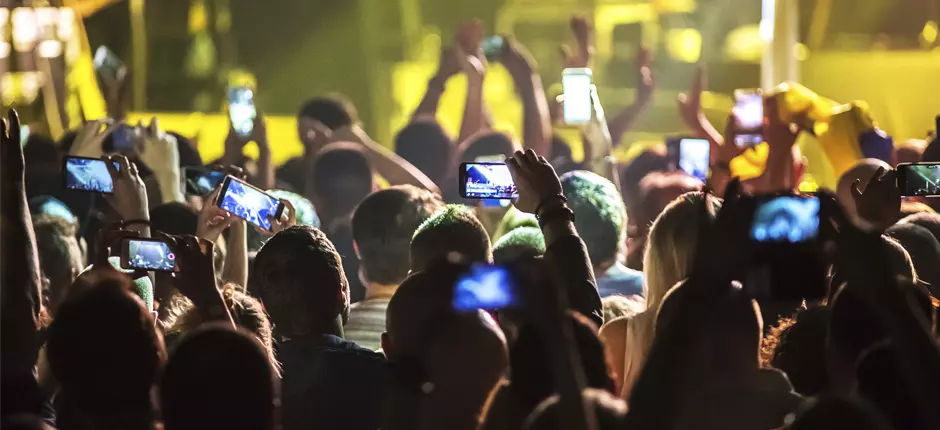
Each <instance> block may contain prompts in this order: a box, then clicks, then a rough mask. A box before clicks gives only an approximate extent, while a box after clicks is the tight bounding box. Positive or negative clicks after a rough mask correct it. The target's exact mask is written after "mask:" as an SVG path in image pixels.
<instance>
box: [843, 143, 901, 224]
mask: <svg viewBox="0 0 940 430" xmlns="http://www.w3.org/2000/svg"><path fill="white" fill-rule="evenodd" d="M879 167H882V168H884V169H885V170H890V169H891V166H889V165H888V163H885V162H884V161H881V160H878V159H874V158H863V159H861V160H859V161H858V162H857V163H855V165H854V166H852V167H851V168H849V170H846V171H845V173H843V174H842V176H841V177H839V183H838V185H837V186H836V200H838V201H839V204H840V205H842V210H844V211H845V215H846V216H847V217H849V219H852V220H857V219H858V212H857V211H856V210H855V199H854V198H852V184H854V183H855V181H856V180H858V181H859V184H858V188H859V190H861V191H865V187H867V186H868V181H870V180H871V178H872V177H873V176H875V172H877V171H878V168H879Z"/></svg>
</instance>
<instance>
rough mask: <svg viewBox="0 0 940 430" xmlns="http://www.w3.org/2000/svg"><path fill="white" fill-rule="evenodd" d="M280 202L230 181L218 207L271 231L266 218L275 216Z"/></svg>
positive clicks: (237, 182) (246, 186) (269, 223)
mask: <svg viewBox="0 0 940 430" xmlns="http://www.w3.org/2000/svg"><path fill="white" fill-rule="evenodd" d="M279 205H280V202H278V201H277V199H275V198H273V197H271V196H269V195H267V194H265V193H263V192H261V191H258V190H256V189H254V188H252V187H250V186H248V185H245V184H244V183H241V182H239V181H234V180H233V181H230V182H229V185H228V188H226V190H225V195H223V196H222V199H221V200H220V201H219V207H220V208H222V209H224V210H226V211H228V212H230V213H231V214H232V215H235V216H237V217H239V218H241V219H243V220H245V221H248V222H250V223H252V224H254V225H256V226H258V227H261V228H263V229H265V230H270V229H271V221H270V220H269V219H268V217H269V216H270V217H273V216H275V215H277V208H278V206H279Z"/></svg>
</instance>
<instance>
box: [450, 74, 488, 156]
mask: <svg viewBox="0 0 940 430" xmlns="http://www.w3.org/2000/svg"><path fill="white" fill-rule="evenodd" d="M485 117H486V116H485V114H484V110H483V79H482V77H478V78H467V101H466V104H465V105H464V110H463V120H462V121H461V123H460V135H459V136H458V137H457V141H458V142H463V141H465V140H467V139H468V138H469V137H470V136H473V135H474V134H476V133H477V132H479V131H481V130H483V129H484V128H485V126H484V121H485Z"/></svg>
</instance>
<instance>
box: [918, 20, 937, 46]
mask: <svg viewBox="0 0 940 430" xmlns="http://www.w3.org/2000/svg"><path fill="white" fill-rule="evenodd" d="M920 37H921V38H922V39H923V40H924V42H926V43H927V44H928V45H932V44H933V43H934V42H936V41H937V23H936V22H933V21H927V23H926V24H924V29H923V30H922V31H921V32H920Z"/></svg>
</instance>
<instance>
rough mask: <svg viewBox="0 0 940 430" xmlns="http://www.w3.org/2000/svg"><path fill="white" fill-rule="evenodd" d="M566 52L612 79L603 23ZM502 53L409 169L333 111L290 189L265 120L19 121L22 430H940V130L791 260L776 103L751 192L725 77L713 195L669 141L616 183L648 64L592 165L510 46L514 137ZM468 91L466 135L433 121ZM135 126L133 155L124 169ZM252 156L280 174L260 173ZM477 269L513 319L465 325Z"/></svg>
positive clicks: (688, 112)
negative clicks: (490, 162) (118, 145)
mask: <svg viewBox="0 0 940 430" xmlns="http://www.w3.org/2000/svg"><path fill="white" fill-rule="evenodd" d="M572 29H573V32H574V37H575V40H576V42H577V45H576V48H575V49H572V50H566V51H565V52H566V55H565V57H564V58H563V61H564V66H565V67H588V66H590V64H591V56H592V52H593V48H592V46H591V40H590V36H589V35H590V26H589V24H588V23H587V22H586V21H585V20H583V19H581V18H574V19H573V20H572ZM482 39H483V33H482V30H481V26H480V25H479V24H476V23H468V24H467V25H464V26H463V27H462V28H461V30H460V33H459V34H458V36H457V37H456V38H455V41H454V43H453V44H452V45H449V46H447V47H445V48H444V49H443V50H442V54H441V60H440V67H439V69H438V70H437V72H436V73H435V74H434V75H433V76H432V77H431V78H430V80H429V81H428V86H427V88H426V89H425V95H424V98H423V100H422V102H421V104H420V106H419V107H418V108H417V111H416V112H415V113H414V116H413V119H412V121H411V123H410V124H408V125H407V126H405V127H404V128H403V129H402V130H401V131H400V132H399V133H398V134H397V136H396V137H395V141H394V145H393V147H394V151H392V150H389V149H387V148H386V147H384V146H382V145H380V144H378V143H376V142H374V141H373V140H372V139H370V138H369V136H368V135H367V134H366V133H365V132H364V131H363V130H362V128H360V126H359V124H358V121H357V118H356V113H355V109H354V108H352V106H350V105H349V104H348V103H346V102H344V101H342V100H339V99H336V98H330V97H317V98H313V99H311V100H310V101H308V102H307V103H305V104H304V105H303V106H302V107H301V109H300V111H299V113H298V115H297V123H298V130H299V135H300V140H301V141H302V142H303V144H304V153H303V155H301V156H299V157H297V158H294V159H292V160H290V161H288V162H287V163H286V164H284V165H282V166H280V167H278V168H275V166H274V165H273V164H272V157H271V145H272V144H275V145H276V144H277V142H268V139H267V135H266V132H265V123H264V118H263V116H262V115H258V116H257V117H256V119H255V123H254V126H253V127H252V132H251V133H250V134H249V135H247V136H242V135H241V134H239V133H236V132H232V133H230V135H229V137H228V139H227V140H226V142H225V153H224V155H223V156H222V157H221V158H220V159H219V160H213V161H210V162H203V161H202V160H201V158H200V156H199V153H198V152H197V151H195V149H194V145H192V143H191V142H190V141H189V140H188V139H187V138H185V137H184V136H181V135H179V134H177V133H174V132H172V131H163V130H161V129H160V127H159V124H157V122H156V121H155V120H154V121H153V122H152V123H151V124H147V125H138V126H127V125H122V123H121V118H119V117H118V118H111V119H103V120H95V121H89V122H87V123H86V124H85V125H84V126H83V127H82V128H81V129H80V130H77V131H75V132H72V133H68V134H67V135H66V136H65V137H63V138H61V139H60V140H59V141H58V142H55V141H53V140H51V139H49V138H48V137H44V136H40V135H31V136H29V137H28V139H27V143H26V144H25V146H21V145H20V138H21V136H20V135H19V133H20V124H19V120H18V117H17V115H16V113H15V112H14V111H12V110H10V111H9V114H8V117H7V118H6V119H5V120H4V121H3V125H2V130H0V136H2V143H0V163H2V166H0V180H2V196H0V199H2V200H0V213H2V238H0V246H2V253H0V263H2V267H0V273H2V279H0V289H2V302H0V305H2V310H0V317H2V326H0V327H2V336H0V343H2V344H0V346H2V348H0V370H2V373H0V377H2V379H0V415H2V421H0V426H2V428H4V429H6V428H9V429H48V428H62V429H67V430H68V429H82V430H85V429H89V430H90V429H100V430H111V429H113V430H118V429H121V430H134V429H154V428H163V429H166V430H181V429H200V430H203V429H245V430H249V429H250V430H273V429H279V428H283V429H285V430H298V429H344V430H346V429H348V430H374V429H385V430H397V429H402V430H404V429H409V430H413V429H457V430H459V429H522V428H525V429H533V430H541V429H598V430H599V429H644V430H645V429H767V430H770V429H777V428H790V429H848V428H852V429H872V430H875V429H878V430H889V429H895V430H902V429H903V430H908V429H940V389H938V387H940V386H938V382H940V343H938V339H940V333H938V325H937V308H938V306H940V302H938V297H940V289H938V286H940V240H938V239H940V214H938V213H937V212H936V210H940V206H938V205H937V203H936V202H934V201H932V200H930V199H919V200H914V199H907V198H902V196H901V193H900V192H899V190H898V188H897V184H896V180H895V172H894V170H893V164H895V163H897V162H898V161H900V160H907V161H911V160H913V161H940V143H937V142H936V135H935V134H934V135H932V136H929V137H927V140H926V141H922V142H920V143H919V144H917V145H905V146H902V145H898V146H897V147H896V148H895V150H893V151H888V154H889V156H887V157H885V158H886V159H881V160H879V159H873V158H864V159H859V160H857V162H856V164H855V165H854V166H852V167H851V168H849V169H847V170H846V171H845V172H844V173H843V174H842V177H841V179H840V181H839V185H838V187H837V189H836V190H832V192H826V191H822V192H820V193H818V194H816V195H815V198H817V199H818V200H819V210H818V217H819V222H818V230H819V231H818V234H815V233H814V234H813V235H811V236H813V238H812V240H807V241H805V243H803V242H801V243H802V245H803V246H801V247H799V249H798V250H797V249H795V248H787V247H786V246H783V245H781V247H780V248H773V247H770V248H773V249H771V250H770V251H768V249H769V248H768V247H767V246H766V244H765V245H764V246H763V247H759V246H757V245H755V243H754V241H753V240H752V238H751V237H749V236H748V233H749V231H750V225H751V222H752V218H753V216H754V202H755V199H756V198H758V197H759V196H762V195H767V194H796V193H798V188H799V185H800V183H801V178H802V175H803V171H804V168H805V163H806V162H805V160H804V159H803V158H802V157H801V155H800V153H799V150H798V146H795V142H796V138H797V136H798V135H799V134H800V133H803V132H807V129H806V128H805V124H790V123H789V122H787V121H784V120H783V119H782V116H781V115H778V114H777V112H778V109H779V107H778V105H777V103H778V100H777V99H776V98H774V97H773V96H772V95H767V96H765V97H764V112H765V115H764V119H763V127H762V133H763V140H764V141H765V142H766V145H767V146H768V148H769V149H768V159H767V162H766V166H765V170H764V172H763V173H762V174H760V175H759V176H757V177H756V178H751V179H748V180H743V181H742V180H741V179H739V178H736V177H734V176H733V175H732V171H731V169H730V162H731V160H732V159H734V158H735V157H737V156H739V155H740V154H741V153H742V152H743V151H744V150H745V149H744V148H741V147H739V146H737V145H735V144H734V142H735V141H736V139H735V126H734V121H729V123H728V126H727V127H726V130H725V131H724V132H723V133H719V132H718V131H716V127H714V126H713V125H712V124H710V123H709V122H708V120H707V119H706V118H705V116H704V115H703V114H702V111H701V105H700V102H699V100H700V97H699V96H700V94H701V90H702V87H703V80H704V74H702V73H699V74H698V75H697V76H696V82H695V83H694V85H693V89H692V91H690V92H689V93H688V94H684V95H683V97H682V98H681V101H680V103H679V114H680V116H681V118H682V119H683V120H684V121H685V123H686V124H687V126H688V128H689V129H691V130H692V133H693V134H694V135H696V137H698V138H702V139H707V140H708V141H709V143H710V146H711V151H710V152H711V157H710V163H709V164H710V175H709V177H708V178H707V181H706V183H703V182H702V181H700V180H699V179H697V178H694V177H692V176H689V175H686V174H684V173H682V171H672V170H671V169H669V168H668V166H669V165H670V162H669V160H667V159H666V150H665V147H664V146H653V147H650V148H649V149H647V150H645V151H642V153H640V154H639V155H637V156H636V157H633V158H632V159H630V160H628V161H625V162H619V163H618V162H617V161H616V160H614V159H613V157H611V151H612V149H613V148H615V147H617V146H618V145H620V143H621V142H620V140H621V139H622V136H623V135H624V133H625V132H626V131H627V130H629V129H630V127H631V126H632V125H633V124H634V123H635V120H636V119H637V118H638V117H639V115H640V114H641V113H642V112H643V111H644V110H645V108H647V107H648V106H649V105H650V101H651V99H652V95H653V92H654V83H655V71H654V70H653V69H652V67H651V66H650V62H649V55H648V53H645V52H641V54H640V56H639V58H638V62H637V70H636V74H637V82H638V91H637V93H636V94H637V96H636V99H635V100H633V102H632V103H630V104H628V106H627V107H626V108H625V109H624V110H623V111H622V112H617V113H615V114H614V115H613V116H611V117H610V119H609V120H604V119H603V116H602V115H594V117H595V118H594V120H592V122H591V124H589V125H588V126H586V127H585V128H584V129H583V131H584V133H583V141H584V142H583V146H584V148H585V157H584V158H583V160H581V161H576V160H575V159H573V157H572V155H571V154H572V151H571V150H570V149H569V147H568V142H566V141H565V140H564V139H563V138H561V137H559V136H558V135H556V134H554V133H553V126H554V125H555V124H557V123H558V118H557V114H558V109H557V108H554V107H553V106H554V104H553V103H550V102H549V99H548V98H547V97H546V94H545V90H544V89H543V86H542V83H541V78H540V76H539V73H538V69H537V66H536V64H535V63H534V62H533V61H532V60H531V56H530V55H529V54H528V53H527V52H526V50H525V48H524V47H523V46H522V45H521V44H520V43H519V42H518V41H516V40H513V39H512V38H508V39H507V41H506V45H505V47H504V51H503V52H502V53H501V56H500V60H499V61H500V62H501V63H502V64H503V66H505V68H506V69H507V70H508V71H509V73H510V75H511V76H512V78H513V82H514V84H515V89H516V92H517V94H518V95H519V97H520V98H521V100H522V105H523V109H524V112H523V115H524V129H523V133H522V136H521V140H517V139H515V138H514V137H512V136H509V135H507V134H504V133H499V132H495V131H492V130H490V124H491V118H490V116H489V114H488V111H487V109H486V106H485V103H484V100H483V97H482V85H483V81H484V78H485V76H486V70H487V64H486V58H485V56H484V55H483V54H482V47H481V44H482ZM461 73H462V74H465V75H466V76H467V80H468V85H467V102H466V108H465V111H464V118H463V122H462V124H461V128H460V133H459V136H457V137H456V138H454V137H451V136H449V135H448V134H447V133H446V132H445V131H444V130H443V129H442V128H441V126H440V125H439V124H438V123H437V122H436V120H435V113H436V110H437V105H438V102H439V100H440V98H441V94H442V93H443V92H444V90H445V87H446V83H447V81H448V80H449V79H450V78H451V77H453V76H455V75H457V74H461ZM602 95H603V94H600V96H602ZM122 127H130V131H131V132H130V134H129V135H130V136H131V139H132V140H133V145H132V146H131V148H130V149H128V150H123V151H119V152H114V151H110V150H108V149H106V148H113V147H114V145H113V143H110V144H109V139H113V138H112V137H111V133H113V132H114V131H115V130H118V129H122ZM800 127H804V128H800ZM124 129H126V128H124ZM252 141H253V142H255V143H257V145H258V148H259V156H258V157H257V158H248V157H245V156H244V155H243V154H242V150H243V148H244V146H245V145H246V144H247V143H249V142H252ZM67 155H68V156H81V157H91V158H102V159H104V160H106V161H108V164H107V165H108V166H109V174H110V175H111V177H112V178H111V179H112V181H113V190H112V193H110V194H99V193H91V192H83V191H71V192H67V191H65V190H63V187H62V183H63V180H62V178H63V175H64V174H65V173H64V172H62V171H61V170H62V161H61V160H62V158H63V157H65V156H67ZM499 155H502V156H505V157H506V164H507V165H508V167H509V170H510V172H511V174H512V178H513V182H514V185H515V188H516V191H517V192H518V198H517V199H515V200H514V201H513V204H512V206H510V207H502V206H495V207H494V206H485V205H484V204H483V203H482V202H481V201H480V200H473V199H464V198H461V197H460V196H459V193H458V191H457V189H458V187H457V182H458V181H457V177H458V176H459V172H458V170H459V166H460V163H462V162H467V161H474V160H477V159H479V158H480V157H488V156H489V157H492V156H499ZM112 162H113V163H116V164H117V167H118V168H116V169H114V168H111V167H110V165H111V163H112ZM207 166H216V167H211V168H213V169H217V170H219V171H224V172H226V173H227V174H231V175H233V176H235V177H236V178H242V179H245V180H247V181H248V182H249V183H251V184H253V185H254V186H256V187H257V188H259V189H262V190H274V191H271V194H272V195H276V196H279V197H278V198H281V197H280V196H290V198H287V197H284V198H283V199H282V202H284V203H285V206H287V207H288V208H315V209H314V210H315V214H312V213H306V212H309V210H306V209H305V210H304V212H305V213H303V214H301V216H297V214H296V213H294V212H295V210H292V209H288V210H286V211H284V212H285V213H283V214H281V216H280V217H279V218H274V217H271V218H270V219H269V221H270V223H269V224H270V228H269V229H258V228H254V227H253V226H251V225H249V224H247V223H246V222H245V221H244V220H243V219H242V218H239V217H237V216H235V215H234V214H232V213H229V212H227V211H225V210H223V209H221V208H220V207H218V206H217V200H218V198H217V197H218V193H219V190H215V191H213V192H212V193H209V194H208V195H192V194H189V193H187V192H185V190H184V188H183V187H181V183H182V181H181V180H180V179H181V172H183V169H186V168H194V167H200V168H202V167H207ZM385 183H387V184H388V186H385V185H384V184H385ZM379 184H383V185H379ZM291 199H293V202H291V201H289V200H291ZM807 216H810V215H807ZM814 225H815V224H814ZM129 238H151V239H155V240H159V241H163V242H165V243H166V244H167V245H168V246H169V248H170V249H171V250H172V252H173V254H174V261H175V267H174V270H173V271H156V272H146V271H139V270H136V271H135V270H127V269H125V268H123V267H121V263H120V257H121V253H122V252H124V251H123V248H122V246H121V244H122V243H124V241H125V240H127V239H129ZM803 239H804V238H802V237H801V239H800V241H803ZM807 247H809V248H811V250H810V252H804V251H805V250H804V248H807ZM771 251H772V252H771ZM481 265H482V266H481ZM483 266H491V267H499V268H501V270H504V271H505V272H501V273H506V274H507V275H505V276H497V277H491V278H488V279H492V280H494V282H496V283H497V284H501V283H505V284H511V289H507V290H506V291H508V293H506V294H511V298H510V299H507V300H505V301H506V304H505V306H500V307H499V308H498V309H469V310H468V309H464V308H462V307H461V306H455V305H456V302H455V287H456V286H457V285H458V284H459V283H460V281H461V280H463V279H465V278H466V277H467V276H471V275H472V274H473V273H477V272H479V271H480V268H481V267H483ZM817 269H819V270H817ZM817 275H818V276H817ZM491 287H492V285H491ZM501 294H502V293H501ZM503 296H505V294H503ZM480 297H483V295H481V296H480ZM481 300H482V299H481Z"/></svg>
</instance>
